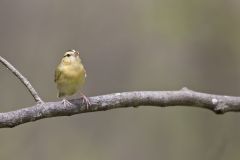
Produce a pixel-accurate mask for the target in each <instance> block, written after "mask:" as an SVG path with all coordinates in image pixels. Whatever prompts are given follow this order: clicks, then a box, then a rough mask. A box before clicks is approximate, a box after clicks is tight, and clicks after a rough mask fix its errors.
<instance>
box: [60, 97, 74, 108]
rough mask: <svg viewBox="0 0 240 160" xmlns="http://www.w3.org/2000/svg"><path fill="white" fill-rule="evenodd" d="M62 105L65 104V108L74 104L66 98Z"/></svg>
mask: <svg viewBox="0 0 240 160" xmlns="http://www.w3.org/2000/svg"><path fill="white" fill-rule="evenodd" d="M62 103H63V105H64V106H65V107H67V106H70V105H72V103H71V102H69V101H68V100H67V99H65V98H64V99H63V100H62Z"/></svg>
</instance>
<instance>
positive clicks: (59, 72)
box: [54, 67, 62, 82]
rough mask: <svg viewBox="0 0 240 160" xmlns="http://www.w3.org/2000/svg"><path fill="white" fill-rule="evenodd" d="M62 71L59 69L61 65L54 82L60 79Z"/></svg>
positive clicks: (56, 71)
mask: <svg viewBox="0 0 240 160" xmlns="http://www.w3.org/2000/svg"><path fill="white" fill-rule="evenodd" d="M61 73H62V72H61V70H60V69H59V67H57V69H56V70H55V77H54V82H57V80H58V79H59V77H60V75H61Z"/></svg>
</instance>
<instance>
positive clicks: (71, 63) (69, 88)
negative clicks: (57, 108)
mask: <svg viewBox="0 0 240 160" xmlns="http://www.w3.org/2000/svg"><path fill="white" fill-rule="evenodd" d="M86 76H87V74H86V70H85V68H84V66H83V64H82V62H81V59H80V56H79V52H78V51H75V50H68V51H67V52H66V53H65V54H64V56H63V58H62V60H61V62H60V64H59V65H58V66H57V68H56V70H55V78H54V81H55V83H56V84H57V89H58V97H59V98H61V97H63V103H64V105H70V104H71V103H70V102H69V101H68V100H66V99H65V97H66V96H70V95H73V94H75V93H76V92H77V91H78V90H79V89H80V88H81V87H82V86H83V85H84V83H85V79H86ZM80 93H81V92H80ZM81 95H82V98H83V101H84V102H85V103H86V106H87V108H88V107H89V106H90V101H89V99H88V98H87V97H86V96H85V95H84V94H83V93H81Z"/></svg>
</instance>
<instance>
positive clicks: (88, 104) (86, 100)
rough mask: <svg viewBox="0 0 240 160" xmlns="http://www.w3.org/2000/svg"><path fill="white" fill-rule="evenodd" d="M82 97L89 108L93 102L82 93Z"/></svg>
mask: <svg viewBox="0 0 240 160" xmlns="http://www.w3.org/2000/svg"><path fill="white" fill-rule="evenodd" d="M82 99H83V103H84V104H86V106H87V110H88V109H89V107H90V106H91V102H90V101H89V99H88V98H87V97H86V96H85V95H82Z"/></svg>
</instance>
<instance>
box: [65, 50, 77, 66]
mask: <svg viewBox="0 0 240 160" xmlns="http://www.w3.org/2000/svg"><path fill="white" fill-rule="evenodd" d="M80 61H81V59H80V57H79V52H78V51H75V50H74V49H72V50H68V51H67V52H66V53H65V54H64V56H63V58H62V62H63V63H64V64H66V65H67V64H73V63H76V62H80Z"/></svg>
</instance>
